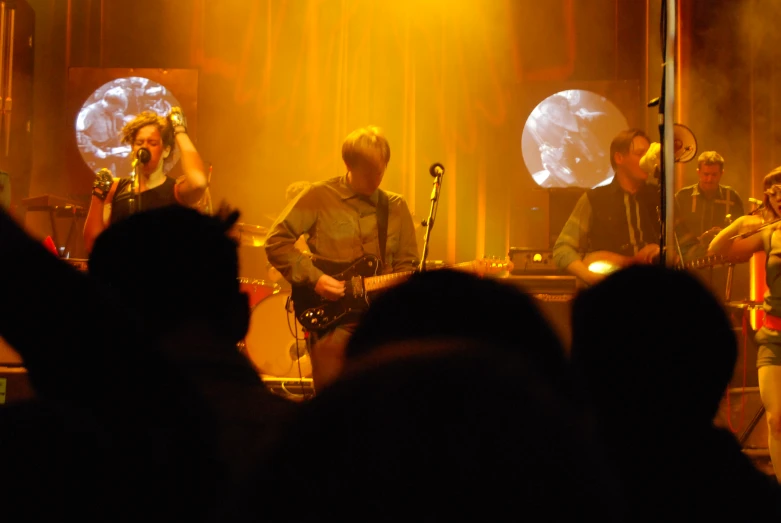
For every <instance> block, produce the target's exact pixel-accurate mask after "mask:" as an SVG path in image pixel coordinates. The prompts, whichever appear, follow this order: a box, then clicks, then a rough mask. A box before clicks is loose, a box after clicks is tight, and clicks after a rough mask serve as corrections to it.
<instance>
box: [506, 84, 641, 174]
mask: <svg viewBox="0 0 781 523" xmlns="http://www.w3.org/2000/svg"><path fill="white" fill-rule="evenodd" d="M626 128H627V123H626V117H624V115H623V114H622V113H621V111H620V110H619V109H618V108H617V107H616V106H615V105H613V104H612V103H611V102H610V101H609V100H608V99H607V98H605V97H604V96H600V95H598V94H595V93H592V92H591V91H583V90H568V91H561V92H558V93H556V94H554V95H551V96H549V97H548V98H546V99H544V100H543V101H542V102H540V103H539V105H537V107H535V108H534V110H533V111H532V112H531V114H530V115H529V118H528V119H527V120H526V125H525V126H524V128H523V136H522V138H521V140H522V149H523V160H524V162H525V164H526V168H527V169H528V170H529V173H531V175H532V178H533V179H534V182H535V183H536V184H537V185H539V186H540V187H544V188H548V187H583V188H592V187H597V186H599V185H604V184H606V183H610V180H612V179H613V169H612V167H611V166H610V142H611V141H612V140H613V138H614V137H615V135H617V134H618V133H619V132H620V131H622V130H624V129H626Z"/></svg>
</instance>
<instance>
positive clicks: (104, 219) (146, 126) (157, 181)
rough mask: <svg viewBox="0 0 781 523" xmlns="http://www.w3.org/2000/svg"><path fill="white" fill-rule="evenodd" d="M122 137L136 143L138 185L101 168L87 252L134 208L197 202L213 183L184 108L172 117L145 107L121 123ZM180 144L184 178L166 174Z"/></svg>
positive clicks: (86, 234)
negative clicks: (181, 179)
mask: <svg viewBox="0 0 781 523" xmlns="http://www.w3.org/2000/svg"><path fill="white" fill-rule="evenodd" d="M122 142H123V143H127V144H129V145H131V147H132V148H133V149H132V152H131V154H130V156H129V159H130V161H134V162H135V166H136V168H135V172H136V181H135V184H136V188H135V190H134V188H133V185H132V183H131V182H132V180H131V177H127V178H120V179H117V178H111V176H110V172H106V171H102V172H99V173H98V175H97V177H96V179H95V183H94V185H93V190H92V201H91V202H90V207H89V212H88V213H87V220H86V222H85V223H84V244H85V247H86V248H87V251H88V252H89V251H91V250H92V245H93V243H94V242H95V238H97V237H98V235H99V234H100V233H101V232H103V230H104V229H105V228H106V227H108V226H109V225H110V224H112V223H116V222H117V221H119V220H121V219H123V218H126V217H127V216H128V215H129V214H130V213H131V212H138V211H143V210H149V209H156V208H159V207H165V206H167V205H174V204H180V205H187V206H193V205H195V204H196V203H198V201H199V200H200V199H201V197H202V196H203V194H204V192H205V191H206V188H207V186H208V181H207V177H206V173H205V169H204V166H203V161H202V160H201V157H200V155H199V154H198V151H197V150H196V149H195V145H193V142H192V141H191V140H190V137H189V136H187V124H186V121H185V118H184V115H183V114H182V110H181V109H180V108H178V107H174V108H173V109H171V112H170V113H169V114H168V117H167V118H163V117H161V116H158V115H157V114H155V113H153V112H150V111H145V112H142V113H141V114H139V115H138V116H136V117H135V118H134V119H133V120H131V121H130V122H128V123H127V124H126V125H125V127H124V128H123V129H122ZM176 147H179V151H180V153H181V162H182V171H183V172H184V176H183V181H182V182H181V183H176V181H175V180H174V179H173V178H169V177H168V176H166V174H165V171H164V168H163V167H164V165H165V164H166V163H167V162H170V161H172V160H173V152H174V148H176Z"/></svg>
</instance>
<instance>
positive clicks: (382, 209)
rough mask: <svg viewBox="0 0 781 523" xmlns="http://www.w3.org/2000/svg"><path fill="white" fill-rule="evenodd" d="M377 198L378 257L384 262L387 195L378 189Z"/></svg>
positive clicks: (386, 229) (386, 237) (386, 238)
mask: <svg viewBox="0 0 781 523" xmlns="http://www.w3.org/2000/svg"><path fill="white" fill-rule="evenodd" d="M378 190H379V194H378V198H377V239H378V240H379V242H380V259H381V260H382V263H383V265H384V264H385V244H386V243H387V241H388V195H387V194H385V191H383V190H382V189H378Z"/></svg>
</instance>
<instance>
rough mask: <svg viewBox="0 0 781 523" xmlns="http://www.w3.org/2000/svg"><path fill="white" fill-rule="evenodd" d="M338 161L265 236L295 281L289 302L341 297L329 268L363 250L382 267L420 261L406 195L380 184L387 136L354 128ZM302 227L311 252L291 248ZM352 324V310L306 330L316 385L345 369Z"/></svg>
mask: <svg viewBox="0 0 781 523" xmlns="http://www.w3.org/2000/svg"><path fill="white" fill-rule="evenodd" d="M342 160H343V161H344V165H345V167H346V169H347V173H346V174H344V175H343V176H339V177H336V178H331V179H330V180H325V181H320V182H315V183H313V184H312V185H310V186H309V187H307V188H306V189H304V190H303V191H302V192H301V193H300V194H298V196H296V197H295V199H294V200H293V201H291V202H290V203H288V205H287V207H286V208H285V210H284V211H282V214H281V215H280V216H279V217H278V218H277V220H276V221H275V222H274V224H273V225H272V226H271V230H270V231H269V234H268V237H267V238H266V245H265V248H266V255H267V256H268V261H269V262H270V263H271V265H273V266H274V268H275V269H276V270H278V271H279V272H280V273H281V274H282V276H283V277H284V278H285V279H286V280H287V281H288V282H290V284H291V285H292V286H293V300H294V301H295V300H296V299H297V298H296V296H297V293H298V295H299V296H300V295H301V293H308V294H310V295H311V294H315V295H316V296H315V298H316V299H320V298H322V299H323V300H330V301H333V302H338V301H339V300H340V299H342V298H343V297H344V296H345V283H344V281H340V280H338V279H336V278H334V277H332V275H336V274H337V273H339V272H341V271H340V270H334V269H333V268H334V267H335V266H337V265H339V264H351V263H352V262H354V261H356V260H359V259H361V258H362V257H363V256H364V255H374V256H376V257H377V258H378V259H379V260H381V263H382V266H383V267H382V272H383V273H393V272H404V271H413V270H415V268H416V266H417V260H418V256H419V254H418V246H417V239H416V237H415V226H414V224H413V223H412V215H411V213H410V211H409V207H407V202H406V201H404V198H402V197H401V196H400V195H398V194H394V193H391V192H387V191H383V190H381V189H380V188H379V187H380V183H381V182H382V178H383V176H384V175H385V168H386V167H387V165H388V162H389V160H390V145H389V144H388V140H387V139H386V138H385V136H383V134H382V132H381V131H380V129H378V128H377V127H365V128H361V129H356V130H355V131H353V132H351V133H350V134H349V135H348V136H347V138H346V139H345V140H344V143H343V144H342ZM302 234H307V235H308V236H307V245H308V246H309V251H310V252H311V257H310V256H304V255H303V253H302V252H301V251H300V250H299V249H297V248H296V240H298V238H299V237H300V236H301V235H302ZM318 297H319V298H318ZM294 305H295V304H294ZM296 312H298V311H296ZM356 325H357V317H356V315H355V314H354V313H350V314H348V315H346V316H345V317H343V318H341V319H340V320H339V321H338V322H337V323H336V324H334V325H332V326H330V327H329V329H328V330H325V331H318V332H310V333H309V336H308V337H307V349H308V351H309V354H310V357H311V359H312V381H313V382H314V386H315V390H316V391H319V390H321V389H322V387H324V386H326V385H327V384H328V383H330V382H332V381H333V380H335V379H336V378H337V377H338V375H339V374H340V372H341V371H342V367H343V364H344V353H345V348H346V346H347V341H348V339H349V337H350V336H351V335H352V333H353V331H354V330H355V327H356Z"/></svg>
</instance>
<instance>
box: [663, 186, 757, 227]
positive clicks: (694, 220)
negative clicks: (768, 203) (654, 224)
mask: <svg viewBox="0 0 781 523" xmlns="http://www.w3.org/2000/svg"><path fill="white" fill-rule="evenodd" d="M675 199H676V200H677V201H678V208H679V209H680V210H681V216H682V218H683V219H684V220H686V223H687V224H688V225H689V230H691V232H692V233H693V234H695V235H697V236H700V235H701V234H702V233H704V232H705V231H707V230H709V229H711V228H713V227H719V228H724V227H726V226H727V225H729V222H731V221H733V220H735V219H736V218H738V217H740V216H743V214H744V213H743V202H742V201H741V200H740V196H738V193H736V192H735V191H734V190H733V189H732V188H730V187H727V186H725V185H719V191H718V193H717V194H714V195H713V196H707V195H705V194H704V193H702V192H700V185H699V184H694V185H690V186H688V187H684V188H683V189H681V190H680V191H678V192H677V193H676V194H675ZM728 214H729V215H730V219H729V220H727V219H726V218H727V215H728Z"/></svg>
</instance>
